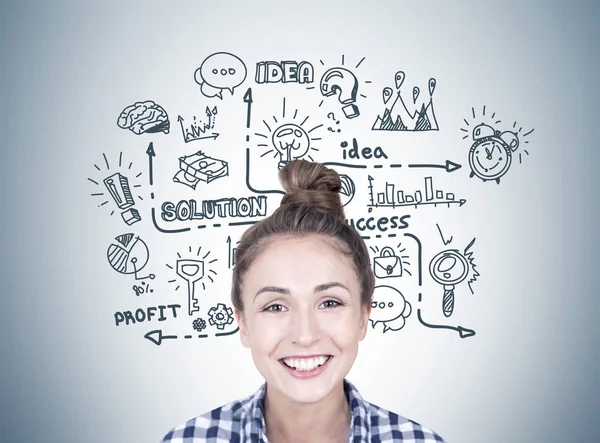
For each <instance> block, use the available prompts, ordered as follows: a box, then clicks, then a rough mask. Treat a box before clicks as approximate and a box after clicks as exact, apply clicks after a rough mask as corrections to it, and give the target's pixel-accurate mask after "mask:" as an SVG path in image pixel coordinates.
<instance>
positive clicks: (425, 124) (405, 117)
mask: <svg viewBox="0 0 600 443" xmlns="http://www.w3.org/2000/svg"><path fill="white" fill-rule="evenodd" d="M395 80H396V92H395V94H394V90H393V89H392V88H389V87H387V88H384V89H383V93H382V96H383V103H384V105H386V108H385V111H384V112H383V115H378V116H377V119H375V123H373V128H372V130H373V131H415V132H416V131H437V130H438V124H437V120H436V118H435V112H434V110H433V91H435V85H436V80H435V79H434V78H430V79H429V84H428V86H429V97H428V99H426V100H425V101H424V102H420V103H419V105H420V106H419V105H417V100H418V98H419V95H420V89H419V88H418V87H417V86H415V87H414V88H413V90H412V98H413V100H412V102H413V105H415V106H417V107H416V108H415V110H414V111H409V110H408V108H407V106H406V101H405V100H404V98H402V90H401V87H402V84H403V83H404V72H402V71H398V72H396V75H395ZM394 95H395V99H394V101H393V102H392V104H391V105H390V106H388V102H389V101H390V99H391V98H392V96H394Z"/></svg>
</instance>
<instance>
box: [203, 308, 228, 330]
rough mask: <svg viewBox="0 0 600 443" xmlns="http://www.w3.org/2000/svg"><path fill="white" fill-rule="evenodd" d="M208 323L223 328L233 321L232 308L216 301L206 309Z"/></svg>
mask: <svg viewBox="0 0 600 443" xmlns="http://www.w3.org/2000/svg"><path fill="white" fill-rule="evenodd" d="M208 323H210V325H211V326H216V327H217V329H225V326H226V325H230V324H231V323H233V310H232V309H231V308H228V307H227V306H225V304H224V303H217V306H213V307H212V308H210V310H209V311H208Z"/></svg>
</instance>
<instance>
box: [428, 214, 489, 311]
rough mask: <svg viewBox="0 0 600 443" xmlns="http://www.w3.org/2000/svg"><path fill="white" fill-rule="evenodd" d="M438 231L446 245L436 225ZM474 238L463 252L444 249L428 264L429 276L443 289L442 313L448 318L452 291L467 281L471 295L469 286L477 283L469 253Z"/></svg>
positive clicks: (451, 304)
mask: <svg viewBox="0 0 600 443" xmlns="http://www.w3.org/2000/svg"><path fill="white" fill-rule="evenodd" d="M438 230H439V232H440V235H441V236H442V241H443V242H444V244H445V245H447V244H449V243H450V242H451V241H452V239H450V241H448V242H447V243H446V240H445V239H444V236H443V235H442V232H441V229H440V227H439V225H438ZM474 243H475V238H473V240H471V242H470V243H469V244H468V245H467V247H466V248H465V249H464V251H462V252H461V251H459V250H458V249H446V250H443V251H441V252H439V253H437V254H436V255H435V256H434V257H433V258H432V259H431V261H430V262H429V274H430V275H431V277H432V278H433V280H434V281H435V282H436V283H439V284H440V285H442V286H443V288H444V294H443V298H442V312H443V313H444V315H445V316H446V317H450V316H451V315H452V313H453V312H454V289H455V287H456V286H457V285H459V284H460V283H462V282H464V281H465V280H467V278H468V277H469V276H470V279H469V281H468V283H467V284H468V286H469V290H470V291H471V294H473V293H474V292H473V288H472V286H471V284H472V283H473V282H475V281H477V277H478V276H479V271H478V270H477V265H476V264H475V262H474V257H473V251H469V250H470V249H471V247H472V246H473V244H474Z"/></svg>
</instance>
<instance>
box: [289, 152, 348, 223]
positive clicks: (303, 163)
mask: <svg viewBox="0 0 600 443" xmlns="http://www.w3.org/2000/svg"><path fill="white" fill-rule="evenodd" d="M279 181H280V182H281V185H282V186H283V189H284V190H285V192H286V194H285V195H284V196H283V198H282V199H281V205H282V206H283V205H285V204H305V205H310V206H315V207H318V208H320V209H323V210H326V211H328V212H330V213H332V214H333V215H335V216H336V217H337V218H338V219H340V220H342V221H345V219H346V216H345V214H344V209H343V207H342V200H341V197H340V189H341V188H342V180H341V179H340V176H339V174H338V173H337V172H336V171H334V170H333V169H330V168H328V167H327V166H325V165H323V164H322V163H317V162H309V161H307V160H304V159H297V160H292V161H291V162H289V163H287V164H286V165H285V166H284V167H283V168H281V169H280V170H279Z"/></svg>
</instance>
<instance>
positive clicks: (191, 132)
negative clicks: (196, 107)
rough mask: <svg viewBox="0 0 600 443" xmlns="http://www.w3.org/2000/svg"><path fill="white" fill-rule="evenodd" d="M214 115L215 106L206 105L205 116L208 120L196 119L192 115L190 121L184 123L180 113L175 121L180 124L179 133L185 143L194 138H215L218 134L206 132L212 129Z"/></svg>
mask: <svg viewBox="0 0 600 443" xmlns="http://www.w3.org/2000/svg"><path fill="white" fill-rule="evenodd" d="M215 115H217V107H216V106H215V107H213V108H212V109H210V107H208V106H207V107H206V116H207V117H208V121H207V122H206V123H204V122H202V121H201V120H199V119H197V118H196V116H195V115H194V116H193V117H192V122H191V123H190V124H189V125H188V124H186V125H184V124H183V122H184V118H183V117H182V116H181V115H180V116H178V117H177V121H178V122H179V125H180V126H181V135H182V136H183V141H185V142H186V143H189V142H193V141H196V140H204V139H207V138H212V139H216V138H217V137H218V136H219V134H218V133H214V132H213V133H212V134H208V133H207V131H209V130H211V129H213V128H214V127H215Z"/></svg>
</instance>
